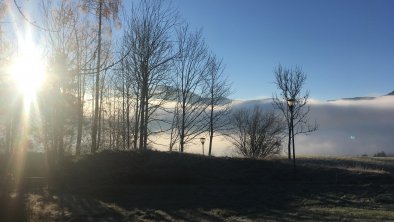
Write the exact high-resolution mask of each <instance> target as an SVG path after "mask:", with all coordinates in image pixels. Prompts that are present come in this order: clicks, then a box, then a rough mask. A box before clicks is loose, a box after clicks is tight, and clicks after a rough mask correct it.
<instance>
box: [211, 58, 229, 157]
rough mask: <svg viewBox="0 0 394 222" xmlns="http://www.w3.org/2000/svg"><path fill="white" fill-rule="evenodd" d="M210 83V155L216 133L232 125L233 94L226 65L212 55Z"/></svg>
mask: <svg viewBox="0 0 394 222" xmlns="http://www.w3.org/2000/svg"><path fill="white" fill-rule="evenodd" d="M206 81H207V84H208V92H209V95H208V98H209V107H208V112H207V114H208V120H209V122H208V133H209V149H208V155H209V156H211V154H212V143H213V138H214V136H215V133H217V132H220V131H222V130H226V129H228V127H229V126H230V121H229V119H230V118H229V114H230V110H231V109H230V108H231V106H230V105H231V100H229V99H228V96H229V95H230V94H231V86H230V84H229V83H228V81H227V78H226V77H225V75H224V67H223V64H222V61H221V60H218V59H217V58H216V57H215V56H212V57H211V58H210V61H209V69H208V75H207V79H206Z"/></svg>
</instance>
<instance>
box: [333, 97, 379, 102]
mask: <svg viewBox="0 0 394 222" xmlns="http://www.w3.org/2000/svg"><path fill="white" fill-rule="evenodd" d="M373 99H376V97H370V96H360V97H353V98H342V99H330V100H327V102H335V101H339V100H345V101H360V100H373Z"/></svg>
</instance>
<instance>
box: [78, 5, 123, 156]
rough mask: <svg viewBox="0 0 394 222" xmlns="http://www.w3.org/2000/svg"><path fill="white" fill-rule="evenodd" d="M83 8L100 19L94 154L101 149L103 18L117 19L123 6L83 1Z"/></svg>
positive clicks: (93, 128)
mask: <svg viewBox="0 0 394 222" xmlns="http://www.w3.org/2000/svg"><path fill="white" fill-rule="evenodd" d="M81 3H82V5H81V6H82V8H83V9H84V10H85V11H90V12H93V13H94V14H95V15H97V19H98V33H97V61H96V78H95V103H94V104H95V106H94V116H93V123H92V147H91V152H92V153H94V152H96V150H97V149H98V147H99V143H98V141H99V138H97V133H98V127H99V121H100V119H99V116H100V112H101V111H100V110H99V109H100V104H101V102H100V89H101V88H102V87H100V82H101V81H100V72H101V69H102V66H103V64H102V61H101V56H102V55H101V48H102V27H103V18H104V19H107V20H109V19H111V18H112V19H114V20H115V19H117V14H118V11H119V7H120V4H121V1H120V0H100V1H96V0H83V1H82V2H81Z"/></svg>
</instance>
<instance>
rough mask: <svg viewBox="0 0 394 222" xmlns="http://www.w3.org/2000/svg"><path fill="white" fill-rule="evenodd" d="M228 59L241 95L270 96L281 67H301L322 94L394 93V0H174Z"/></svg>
mask: <svg viewBox="0 0 394 222" xmlns="http://www.w3.org/2000/svg"><path fill="white" fill-rule="evenodd" d="M173 4H174V6H175V7H178V8H179V10H180V13H181V15H182V17H183V18H184V19H185V20H187V21H188V22H189V23H190V24H191V26H192V27H195V28H202V29H203V33H204V36H205V39H206V41H207V43H208V44H209V47H210V49H211V50H212V51H213V52H214V53H216V54H217V55H218V56H219V57H221V58H222V59H223V60H224V63H225V64H226V72H227V73H228V75H229V76H230V80H231V82H232V83H233V87H234V90H235V93H234V94H233V96H232V97H233V98H236V99H255V98H261V97H269V96H271V95H272V93H273V92H275V87H274V85H273V83H272V82H273V69H274V67H275V66H276V65H278V64H279V63H280V64H282V65H284V66H294V65H299V66H301V67H302V68H303V69H304V71H305V72H306V73H307V75H308V80H307V85H306V88H307V89H309V90H310V91H311V96H312V97H313V98H316V99H320V100H326V99H334V98H342V97H354V96H367V95H381V94H386V93H388V92H391V91H393V90H394V84H393V83H394V13H393V11H394V1H389V0H387V1H384V0H379V1H373V0H370V1H361V0H353V1H350V0H341V1H334V0H330V1H323V0H322V1H316V0H298V1H290V0H286V1H285V0H243V1H241V0H198V1H197V0H173Z"/></svg>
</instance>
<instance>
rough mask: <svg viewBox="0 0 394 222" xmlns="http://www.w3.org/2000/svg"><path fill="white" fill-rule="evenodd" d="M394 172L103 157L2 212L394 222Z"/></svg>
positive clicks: (28, 192)
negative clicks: (294, 170) (295, 168)
mask: <svg viewBox="0 0 394 222" xmlns="http://www.w3.org/2000/svg"><path fill="white" fill-rule="evenodd" d="M30 162H31V163H30V164H35V165H39V163H41V164H42V161H41V162H40V161H38V162H37V161H36V162H35V163H33V162H34V161H30ZM27 166H28V164H27ZM35 167H36V168H37V169H36V172H35V173H36V174H37V172H41V171H43V169H44V167H41V168H40V167H37V166H35ZM28 169H30V171H34V170H33V168H31V167H30V168H29V167H28ZM26 172H28V170H27V171H26ZM30 174H32V172H30ZM393 175H394V159H393V158H370V157H362V158H361V157H360V158H322V157H301V158H299V159H298V160H297V174H296V177H295V176H294V172H293V167H292V164H291V162H289V161H287V160H286V159H281V158H275V159H270V160H250V159H236V158H216V157H212V158H209V157H203V156H200V155H192V154H180V153H166V152H154V151H148V152H102V153H99V154H96V155H89V156H85V157H83V158H81V159H78V160H76V159H69V160H67V161H66V162H65V163H64V165H63V166H62V169H61V170H59V171H58V172H57V173H56V176H55V177H54V178H53V179H52V183H51V185H50V186H49V187H45V186H41V185H39V184H38V185H37V184H35V185H33V186H32V185H30V186H27V187H26V189H24V191H23V192H22V191H21V192H20V194H19V198H14V200H13V201H14V203H13V204H14V205H12V203H11V204H10V203H8V208H7V207H5V208H4V207H3V208H4V209H8V210H7V211H8V214H9V212H10V211H11V210H13V211H16V213H14V214H12V215H14V216H15V215H21V214H23V215H24V216H23V220H27V221H259V220H260V221H394V177H393ZM3 193H4V192H3ZM2 196H3V201H2V202H4V198H5V196H6V195H2ZM9 199H10V198H9ZM11 199H12V198H11ZM11 202H12V201H11ZM0 207H1V206H0ZM8 218H10V216H8ZM11 218H12V217H11ZM20 219H22V217H20ZM1 221H3V220H1Z"/></svg>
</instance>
